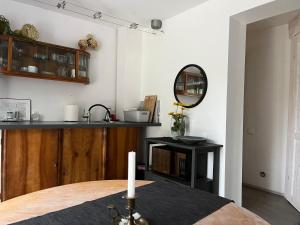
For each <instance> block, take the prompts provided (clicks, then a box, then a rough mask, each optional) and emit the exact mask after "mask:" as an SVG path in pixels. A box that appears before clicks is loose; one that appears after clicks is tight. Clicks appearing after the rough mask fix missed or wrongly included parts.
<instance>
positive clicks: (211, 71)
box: [142, 0, 268, 202]
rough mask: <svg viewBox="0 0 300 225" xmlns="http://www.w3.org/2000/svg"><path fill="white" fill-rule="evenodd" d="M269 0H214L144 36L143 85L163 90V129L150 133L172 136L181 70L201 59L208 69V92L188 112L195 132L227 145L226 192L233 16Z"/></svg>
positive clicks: (150, 89) (145, 90) (222, 173)
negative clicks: (155, 33)
mask: <svg viewBox="0 0 300 225" xmlns="http://www.w3.org/2000/svg"><path fill="white" fill-rule="evenodd" d="M266 2H268V1H253V0H247V1H233V0H224V1H218V0H210V1H207V2H205V3H204V4H201V5H199V6H198V7H195V8H193V9H191V10H188V11H186V12H184V13H182V14H180V15H178V16H175V17H173V18H171V19H169V20H167V21H165V23H164V30H165V34H164V35H160V36H158V37H152V36H149V35H144V52H143V55H144V58H143V68H142V74H143V78H142V82H143V86H142V88H143V89H142V90H143V94H144V95H146V94H158V95H159V98H160V99H161V121H162V123H163V126H162V127H160V128H149V130H148V135H149V136H159V135H170V119H169V117H168V115H167V114H168V112H169V111H171V110H173V107H172V102H173V101H174V100H175V99H174V96H173V83H174V80H175V78H176V75H177V73H178V71H179V70H180V69H181V68H182V67H183V66H185V65H187V64H190V63H195V64H198V65H200V66H201V67H202V68H203V69H204V70H205V72H206V74H207V77H208V91H207V95H206V97H205V99H204V100H203V102H202V103H201V104H200V105H199V106H197V107H196V108H194V109H191V110H189V112H188V113H189V118H190V123H191V127H190V134H191V135H196V136H202V135H204V136H207V137H208V138H209V139H211V140H213V141H215V142H216V143H219V144H222V145H224V148H223V150H222V153H221V171H220V194H221V195H224V194H225V151H226V139H225V138H226V105H227V78H228V77H227V71H228V48H229V46H228V43H229V22H230V16H231V15H233V14H235V13H238V12H241V11H244V10H247V9H250V8H252V7H255V6H257V5H260V4H263V3H266ZM237 195H239V194H238V193H237V194H236V196H237ZM227 196H229V195H227ZM236 196H229V197H232V198H233V199H234V200H236V201H237V202H239V200H240V199H239V197H236Z"/></svg>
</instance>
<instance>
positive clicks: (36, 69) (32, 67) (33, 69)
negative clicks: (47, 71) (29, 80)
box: [28, 66, 39, 73]
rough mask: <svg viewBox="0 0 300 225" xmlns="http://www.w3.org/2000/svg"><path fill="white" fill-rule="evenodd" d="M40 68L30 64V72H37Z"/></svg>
mask: <svg viewBox="0 0 300 225" xmlns="http://www.w3.org/2000/svg"><path fill="white" fill-rule="evenodd" d="M38 71H39V69H38V68H37V67H36V66H28V72H29V73H37V72H38Z"/></svg>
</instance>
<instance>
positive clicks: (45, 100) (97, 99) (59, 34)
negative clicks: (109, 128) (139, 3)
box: [0, 0, 117, 120]
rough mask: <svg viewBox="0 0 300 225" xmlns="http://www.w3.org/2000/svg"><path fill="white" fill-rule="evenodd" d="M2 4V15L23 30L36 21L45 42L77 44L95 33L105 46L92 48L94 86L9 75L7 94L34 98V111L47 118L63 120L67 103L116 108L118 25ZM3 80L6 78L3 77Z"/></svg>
mask: <svg viewBox="0 0 300 225" xmlns="http://www.w3.org/2000/svg"><path fill="white" fill-rule="evenodd" d="M0 5H1V7H0V14H3V15H4V16H5V17H7V18H8V19H9V20H10V23H11V26H12V28H13V29H17V28H18V29H19V28H20V27H21V26H22V25H23V24H25V23H31V24H34V25H35V26H36V27H37V29H38V30H39V32H40V40H41V41H45V42H50V43H54V44H58V45H64V46H69V47H77V41H78V40H79V39H80V38H82V37H85V36H86V35H87V34H88V33H92V34H94V35H95V37H96V38H97V39H98V41H99V42H100V45H101V48H100V50H98V51H91V62H90V74H91V84H90V85H79V84H71V83H63V82H55V81H47V80H36V79H26V78H9V79H6V80H7V81H6V82H7V83H6V86H7V88H8V94H7V95H6V96H5V97H14V98H30V99H32V102H33V110H37V111H39V112H40V113H41V114H42V115H43V117H44V120H63V107H64V105H65V104H79V105H80V106H81V107H88V106H90V105H92V104H94V103H102V104H105V105H107V106H111V107H113V108H115V98H116V94H115V92H116V85H115V83H116V57H117V56H116V54H117V50H116V29H115V28H113V27H109V26H105V25H101V24H96V23H92V22H90V21H86V20H82V19H76V18H75V17H70V16H66V15H62V14H59V13H56V12H53V11H49V10H44V9H41V8H37V7H33V6H29V5H25V4H22V3H18V2H14V1H10V0H0ZM0 82H1V83H2V82H3V80H2V79H0ZM0 88H1V86H0Z"/></svg>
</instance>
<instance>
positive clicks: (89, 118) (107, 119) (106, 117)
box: [87, 104, 111, 122]
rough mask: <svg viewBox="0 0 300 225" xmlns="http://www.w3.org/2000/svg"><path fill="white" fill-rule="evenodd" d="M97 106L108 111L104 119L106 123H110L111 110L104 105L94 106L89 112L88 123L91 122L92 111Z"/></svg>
mask: <svg viewBox="0 0 300 225" xmlns="http://www.w3.org/2000/svg"><path fill="white" fill-rule="evenodd" d="M96 106H99V107H102V108H104V109H105V110H106V114H105V118H104V121H106V122H110V118H111V115H110V111H109V108H107V107H106V106H105V105H102V104H95V105H92V106H91V107H90V108H89V110H88V115H87V119H88V122H91V110H92V109H93V108H94V107H96Z"/></svg>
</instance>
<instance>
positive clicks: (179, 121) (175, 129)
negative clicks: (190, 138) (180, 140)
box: [171, 117, 185, 140]
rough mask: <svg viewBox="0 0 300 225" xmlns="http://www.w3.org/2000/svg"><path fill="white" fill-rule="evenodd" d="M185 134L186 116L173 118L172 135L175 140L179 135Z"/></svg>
mask: <svg viewBox="0 0 300 225" xmlns="http://www.w3.org/2000/svg"><path fill="white" fill-rule="evenodd" d="M184 134H185V117H182V118H176V119H175V118H172V121H171V135H172V138H173V139H174V140H177V137H178V136H184Z"/></svg>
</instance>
